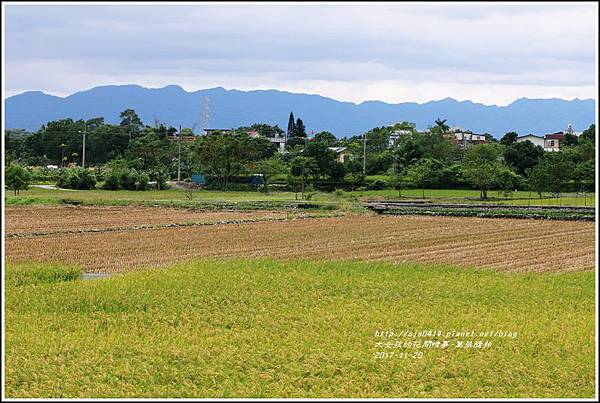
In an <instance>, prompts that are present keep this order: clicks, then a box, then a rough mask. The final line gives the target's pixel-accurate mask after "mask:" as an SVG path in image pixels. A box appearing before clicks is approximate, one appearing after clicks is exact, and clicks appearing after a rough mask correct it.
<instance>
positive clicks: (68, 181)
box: [56, 167, 97, 190]
mask: <svg viewBox="0 0 600 403" xmlns="http://www.w3.org/2000/svg"><path fill="white" fill-rule="evenodd" d="M96 182H97V179H96V174H95V172H94V171H93V170H91V169H85V168H81V167H77V168H61V169H60V170H59V174H58V180H57V181H56V184H57V186H58V187H61V188H65V189H78V190H91V189H95V188H96Z"/></svg>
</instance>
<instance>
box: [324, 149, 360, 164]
mask: <svg viewBox="0 0 600 403" xmlns="http://www.w3.org/2000/svg"><path fill="white" fill-rule="evenodd" d="M327 148H328V149H330V150H331V151H335V154H336V159H337V161H338V162H341V163H342V164H343V163H344V162H346V161H350V160H351V159H352V158H353V156H354V155H353V154H352V151H350V149H348V147H327Z"/></svg>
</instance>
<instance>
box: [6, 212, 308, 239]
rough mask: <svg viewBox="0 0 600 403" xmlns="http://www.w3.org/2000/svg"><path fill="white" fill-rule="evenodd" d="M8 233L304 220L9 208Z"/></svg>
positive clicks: (237, 214) (250, 215) (233, 214)
mask: <svg viewBox="0 0 600 403" xmlns="http://www.w3.org/2000/svg"><path fill="white" fill-rule="evenodd" d="M5 214H6V223H5V225H6V230H5V231H6V233H7V234H33V233H38V232H42V233H45V232H61V231H68V230H79V229H81V230H85V229H91V228H95V229H100V230H101V229H106V228H116V227H119V228H122V227H135V226H141V225H153V224H176V223H214V222H221V221H227V220H248V219H269V218H283V217H288V216H294V217H298V216H302V215H303V213H302V212H286V211H223V210H222V211H204V210H193V209H179V208H166V207H163V208H152V207H139V206H127V207H124V206H110V207H101V206H35V207H7V208H6V210H5Z"/></svg>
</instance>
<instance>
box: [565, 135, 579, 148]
mask: <svg viewBox="0 0 600 403" xmlns="http://www.w3.org/2000/svg"><path fill="white" fill-rule="evenodd" d="M578 142H579V141H578V139H577V136H576V135H574V134H573V133H569V132H567V133H565V139H564V141H563V143H562V145H565V146H574V145H577V143H578Z"/></svg>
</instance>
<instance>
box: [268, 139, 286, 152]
mask: <svg viewBox="0 0 600 403" xmlns="http://www.w3.org/2000/svg"><path fill="white" fill-rule="evenodd" d="M269 141H270V142H271V143H274V144H276V145H277V150H278V151H279V152H280V153H285V137H282V136H275V137H269Z"/></svg>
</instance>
